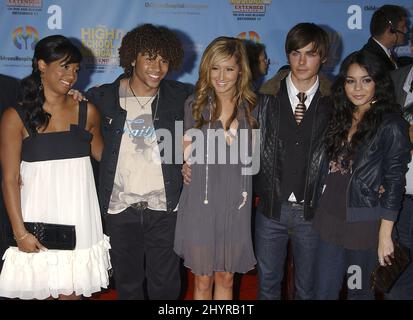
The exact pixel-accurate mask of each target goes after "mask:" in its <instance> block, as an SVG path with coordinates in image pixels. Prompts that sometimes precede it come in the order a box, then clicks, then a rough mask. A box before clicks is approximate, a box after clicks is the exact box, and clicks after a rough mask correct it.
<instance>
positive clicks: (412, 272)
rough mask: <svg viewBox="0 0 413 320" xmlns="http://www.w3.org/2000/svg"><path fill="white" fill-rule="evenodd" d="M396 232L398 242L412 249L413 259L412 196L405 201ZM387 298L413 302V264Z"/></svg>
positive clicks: (411, 263) (412, 263)
mask: <svg viewBox="0 0 413 320" xmlns="http://www.w3.org/2000/svg"><path fill="white" fill-rule="evenodd" d="M396 230H397V234H398V237H397V238H398V241H399V242H400V243H401V244H402V245H404V246H405V247H407V248H409V249H410V256H411V258H412V259H413V197H412V196H411V195H408V196H405V197H404V199H403V205H402V209H401V211H400V214H399V219H398V221H397V223H396ZM385 298H386V299H392V300H413V262H410V264H409V266H408V267H407V269H406V270H405V271H404V272H403V273H402V275H401V276H400V278H399V279H398V280H397V281H396V283H395V284H394V286H393V288H392V289H391V290H390V292H389V293H388V294H387V295H386V296H385Z"/></svg>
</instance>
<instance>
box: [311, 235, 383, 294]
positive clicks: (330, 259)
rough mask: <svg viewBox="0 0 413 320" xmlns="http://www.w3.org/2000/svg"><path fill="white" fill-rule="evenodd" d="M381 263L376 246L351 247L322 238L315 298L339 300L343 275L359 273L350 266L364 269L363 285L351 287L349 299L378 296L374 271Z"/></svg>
mask: <svg viewBox="0 0 413 320" xmlns="http://www.w3.org/2000/svg"><path fill="white" fill-rule="evenodd" d="M377 263H378V256H377V249H376V248H375V249H369V250H349V249H345V248H344V247H342V246H338V245H334V244H331V243H327V242H325V241H323V240H321V239H320V240H319V244H318V251H317V260H316V272H315V273H316V277H315V298H316V299H317V300H338V298H339V294H340V290H341V287H342V284H343V278H344V277H345V276H346V275H349V276H352V275H355V274H356V273H355V271H354V270H353V268H351V269H349V266H357V267H359V268H360V269H359V270H361V274H360V275H361V288H347V299H348V300H374V292H373V290H371V289H370V274H371V272H372V271H373V269H374V268H375V266H376V265H377ZM347 272H349V273H347ZM346 283H347V282H346Z"/></svg>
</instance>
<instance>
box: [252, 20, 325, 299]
mask: <svg viewBox="0 0 413 320" xmlns="http://www.w3.org/2000/svg"><path fill="white" fill-rule="evenodd" d="M328 46H329V44H328V35H327V33H326V32H325V31H324V30H323V29H321V28H320V27H318V26H317V25H315V24H313V23H300V24H298V25H296V26H295V27H293V28H292V29H291V30H290V31H289V33H288V35H287V39H286V43H285V49H286V50H285V51H286V55H287V58H288V61H289V64H290V69H291V71H289V70H282V71H280V73H278V74H277V75H276V76H275V77H274V78H272V79H270V80H269V81H267V82H266V83H265V84H264V85H263V86H262V87H261V90H260V92H261V93H265V94H272V95H275V97H276V104H275V108H268V109H263V110H261V111H260V114H259V119H258V120H259V123H260V128H261V141H262V146H261V166H260V172H259V174H258V175H257V177H256V180H255V183H254V185H255V190H256V193H257V195H258V196H259V197H260V203H259V205H258V208H257V212H256V221H255V251H256V257H257V261H258V265H257V266H258V278H259V291H258V298H259V299H280V298H281V282H282V279H283V275H284V265H285V259H286V254H287V243H288V241H289V240H290V241H291V244H292V246H291V247H292V255H293V259H294V268H295V289H296V298H297V299H312V298H313V280H314V279H313V266H314V260H315V252H316V246H317V236H316V234H315V232H314V231H313V229H312V226H311V219H312V217H313V208H312V203H311V199H310V197H309V196H308V195H310V194H312V188H313V186H314V183H313V180H314V177H315V174H314V173H310V170H309V168H310V166H311V163H310V159H311V155H312V153H313V151H314V149H315V145H316V143H317V141H318V138H319V136H320V135H321V133H322V131H323V130H324V129H325V127H326V125H327V122H328V119H329V115H330V112H331V109H332V108H331V104H330V100H329V98H328V96H329V92H330V84H329V81H328V80H326V78H325V77H321V76H319V71H320V68H321V66H322V64H323V63H324V62H325V61H326V59H327V53H328ZM299 97H301V99H303V100H304V101H303V102H302V100H301V101H300V98H299ZM302 104H304V107H305V108H304V110H302V109H300V108H301V107H302Z"/></svg>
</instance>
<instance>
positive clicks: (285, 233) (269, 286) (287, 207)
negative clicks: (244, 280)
mask: <svg viewBox="0 0 413 320" xmlns="http://www.w3.org/2000/svg"><path fill="white" fill-rule="evenodd" d="M288 240H291V245H292V256H293V259H294V274H295V289H296V296H295V298H296V299H313V298H314V296H313V293H314V289H313V287H314V286H313V282H314V261H315V260H314V259H315V254H316V250H317V243H318V235H317V234H316V232H315V231H314V230H313V227H312V225H311V222H310V221H305V220H304V217H303V209H302V207H301V206H300V207H293V206H292V205H291V204H288V203H283V205H282V207H281V216H280V221H277V220H274V219H270V218H267V217H266V216H264V215H263V214H262V213H261V212H257V213H256V218H255V254H256V258H257V270H258V299H260V300H275V299H280V298H281V282H282V279H283V277H284V267H285V262H286V261H285V260H286V255H287V244H288Z"/></svg>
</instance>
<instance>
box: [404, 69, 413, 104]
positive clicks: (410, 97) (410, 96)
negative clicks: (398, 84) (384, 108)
mask: <svg viewBox="0 0 413 320" xmlns="http://www.w3.org/2000/svg"><path fill="white" fill-rule="evenodd" d="M412 81H413V67H411V69H410V72H409V74H408V75H407V77H406V81H405V82H404V86H403V90H404V91H405V92H406V93H407V96H406V101H405V102H404V107H406V106H407V105H409V104H410V103H412V102H413V92H410V88H411V87H412Z"/></svg>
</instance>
